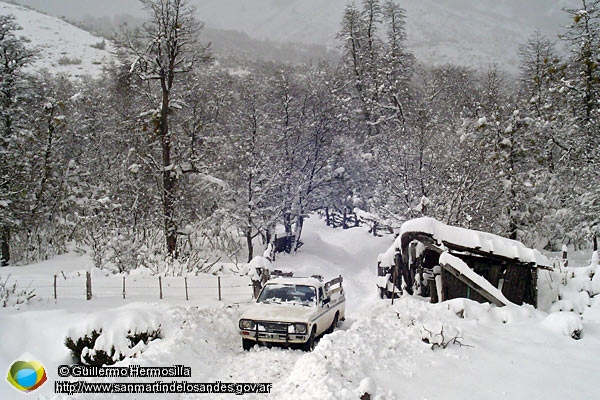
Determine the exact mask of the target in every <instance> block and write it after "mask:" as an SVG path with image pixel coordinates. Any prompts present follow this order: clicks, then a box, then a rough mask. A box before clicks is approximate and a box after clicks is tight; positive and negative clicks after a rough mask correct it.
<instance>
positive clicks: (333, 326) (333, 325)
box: [327, 312, 340, 333]
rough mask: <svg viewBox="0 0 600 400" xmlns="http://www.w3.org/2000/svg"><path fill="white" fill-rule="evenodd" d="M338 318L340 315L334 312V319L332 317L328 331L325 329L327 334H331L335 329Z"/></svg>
mask: <svg viewBox="0 0 600 400" xmlns="http://www.w3.org/2000/svg"><path fill="white" fill-rule="evenodd" d="M339 316H340V314H339V313H337V312H336V313H335V317H333V322H332V323H331V326H330V327H329V329H327V333H331V332H333V330H334V329H335V328H337V326H338V319H339Z"/></svg>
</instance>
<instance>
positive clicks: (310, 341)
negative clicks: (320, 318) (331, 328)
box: [302, 326, 316, 351]
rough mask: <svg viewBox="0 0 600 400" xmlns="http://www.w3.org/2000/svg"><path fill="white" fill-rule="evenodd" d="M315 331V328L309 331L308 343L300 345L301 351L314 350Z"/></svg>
mask: <svg viewBox="0 0 600 400" xmlns="http://www.w3.org/2000/svg"><path fill="white" fill-rule="evenodd" d="M315 330H316V327H315V326H313V328H312V331H310V336H309V338H308V341H307V342H306V343H304V344H303V345H302V350H303V351H313V350H314V349H315Z"/></svg>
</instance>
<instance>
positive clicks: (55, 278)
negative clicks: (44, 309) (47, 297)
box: [54, 275, 56, 300]
mask: <svg viewBox="0 0 600 400" xmlns="http://www.w3.org/2000/svg"><path fill="white" fill-rule="evenodd" d="M54 300H56V275H54Z"/></svg>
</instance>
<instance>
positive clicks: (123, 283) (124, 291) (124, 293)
mask: <svg viewBox="0 0 600 400" xmlns="http://www.w3.org/2000/svg"><path fill="white" fill-rule="evenodd" d="M123 300H125V277H123Z"/></svg>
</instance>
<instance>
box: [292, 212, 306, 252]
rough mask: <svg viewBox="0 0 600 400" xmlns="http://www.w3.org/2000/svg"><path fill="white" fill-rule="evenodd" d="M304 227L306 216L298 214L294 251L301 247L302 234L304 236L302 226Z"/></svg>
mask: <svg viewBox="0 0 600 400" xmlns="http://www.w3.org/2000/svg"><path fill="white" fill-rule="evenodd" d="M303 227H304V216H302V215H298V220H297V222H296V234H295V235H294V251H296V250H298V248H299V247H300V236H302V228H303Z"/></svg>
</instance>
